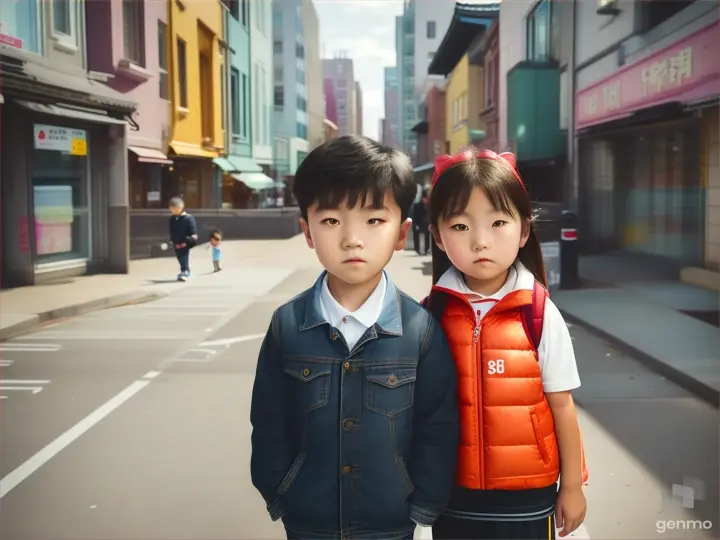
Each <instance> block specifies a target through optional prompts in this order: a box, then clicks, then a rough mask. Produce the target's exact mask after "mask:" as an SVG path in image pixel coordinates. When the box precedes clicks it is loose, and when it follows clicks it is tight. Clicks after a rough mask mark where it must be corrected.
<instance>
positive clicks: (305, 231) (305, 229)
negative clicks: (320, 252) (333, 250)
mask: <svg viewBox="0 0 720 540" xmlns="http://www.w3.org/2000/svg"><path fill="white" fill-rule="evenodd" d="M298 222H299V223H300V228H301V229H302V231H303V234H304V235H305V242H307V245H308V247H309V248H310V249H315V245H314V244H313V241H312V236H310V226H309V225H308V222H307V221H305V219H303V218H299V219H298Z"/></svg>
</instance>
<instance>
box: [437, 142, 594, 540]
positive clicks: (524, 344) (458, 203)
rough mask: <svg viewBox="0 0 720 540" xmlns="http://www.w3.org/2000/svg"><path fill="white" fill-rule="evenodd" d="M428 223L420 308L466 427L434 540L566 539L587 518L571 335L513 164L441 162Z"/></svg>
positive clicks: (497, 159)
mask: <svg viewBox="0 0 720 540" xmlns="http://www.w3.org/2000/svg"><path fill="white" fill-rule="evenodd" d="M430 224H431V228H432V233H433V235H434V238H435V245H434V247H433V283H434V286H433V288H432V291H431V293H430V295H429V297H428V298H427V300H426V305H427V307H428V309H429V310H430V311H431V313H433V314H434V315H435V317H436V318H437V319H439V320H440V323H441V325H442V327H443V329H444V330H445V332H446V334H447V336H448V340H449V342H450V347H451V349H452V351H453V356H454V359H455V364H456V369H457V372H458V374H459V376H460V377H461V381H462V384H460V386H459V389H460V390H459V401H460V403H461V413H460V417H461V418H462V419H463V421H462V422H461V425H460V433H461V437H460V438H461V440H462V441H463V444H462V445H461V446H460V449H459V452H458V472H457V478H456V488H455V491H454V493H453V496H452V499H451V501H450V504H449V507H448V509H447V510H446V511H445V512H444V513H443V515H442V516H440V517H439V518H438V520H437V521H436V523H435V525H434V527H433V538H435V539H436V540H440V539H471V538H472V539H498V540H502V539H510V538H512V539H520V538H522V539H526V540H540V539H543V540H544V539H553V538H554V537H555V526H557V527H558V528H562V531H561V532H560V536H561V537H564V536H567V535H568V534H570V533H571V532H573V531H574V530H575V529H577V528H578V527H579V526H580V524H581V523H582V522H583V520H584V519H585V511H586V508H587V505H586V500H585V496H584V494H583V485H584V483H585V482H586V481H587V470H586V468H585V461H584V452H583V448H582V440H581V436H580V428H579V426H578V420H577V415H576V412H575V407H574V404H573V399H572V395H571V391H572V390H574V389H576V388H578V387H579V386H580V378H579V376H578V370H577V365H576V362H575V354H574V351H573V345H572V341H571V338H570V333H569V332H568V329H567V325H566V324H565V321H564V320H563V318H562V316H561V315H560V312H559V311H558V308H557V307H556V306H555V305H554V304H553V303H552V302H551V301H550V300H549V299H548V298H547V289H546V278H545V269H544V264H543V259H542V252H541V250H540V243H539V240H538V237H537V235H536V232H535V228H534V225H533V221H532V215H531V205H530V198H529V197H528V194H527V191H526V190H525V186H524V184H523V182H522V180H521V178H520V175H519V173H518V171H517V168H516V166H515V158H514V156H512V154H500V155H498V154H495V153H494V152H489V151H483V152H480V153H477V154H476V153H475V152H474V151H467V152H463V153H461V154H458V155H457V156H454V157H450V156H443V157H440V158H438V159H437V160H436V165H435V174H434V176H433V186H432V190H431V192H430ZM558 478H559V480H560V487H559V491H558V485H557V483H558ZM553 514H554V515H555V523H553V519H552V516H553ZM554 525H555V526H554Z"/></svg>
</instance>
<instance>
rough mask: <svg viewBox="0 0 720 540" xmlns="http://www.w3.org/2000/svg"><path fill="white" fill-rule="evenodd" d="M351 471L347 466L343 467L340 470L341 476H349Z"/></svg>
mask: <svg viewBox="0 0 720 540" xmlns="http://www.w3.org/2000/svg"><path fill="white" fill-rule="evenodd" d="M351 470H352V469H351V468H350V466H349V465H345V466H344V467H343V468H342V473H343V476H347V475H348V474H350V471H351Z"/></svg>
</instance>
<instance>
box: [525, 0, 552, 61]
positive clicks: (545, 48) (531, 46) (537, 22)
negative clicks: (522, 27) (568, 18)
mask: <svg viewBox="0 0 720 540" xmlns="http://www.w3.org/2000/svg"><path fill="white" fill-rule="evenodd" d="M549 41H550V1H549V0H541V1H540V3H539V4H538V5H537V6H535V8H534V9H533V10H532V11H531V12H530V14H529V15H528V16H527V20H526V46H527V50H526V56H527V59H528V60H532V61H535V62H548V61H549V60H550V43H549Z"/></svg>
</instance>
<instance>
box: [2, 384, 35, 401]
mask: <svg viewBox="0 0 720 540" xmlns="http://www.w3.org/2000/svg"><path fill="white" fill-rule="evenodd" d="M42 389H43V387H42V386H0V392H1V391H11V392H12V391H17V390H20V391H25V392H30V391H32V393H33V394H39V393H40V392H42ZM5 399H7V396H5Z"/></svg>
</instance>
